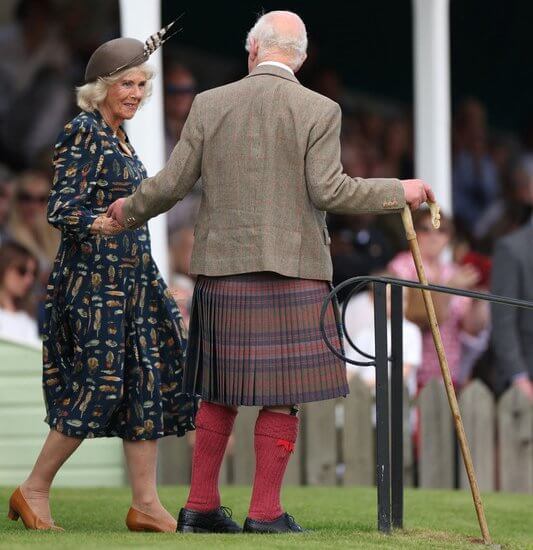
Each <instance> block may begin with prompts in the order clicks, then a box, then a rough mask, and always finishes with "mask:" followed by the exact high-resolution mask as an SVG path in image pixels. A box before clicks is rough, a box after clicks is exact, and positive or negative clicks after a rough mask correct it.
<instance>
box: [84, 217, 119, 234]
mask: <svg viewBox="0 0 533 550" xmlns="http://www.w3.org/2000/svg"><path fill="white" fill-rule="evenodd" d="M124 229H125V228H124V227H123V226H122V225H120V224H119V223H117V222H116V221H115V220H114V219H113V218H108V217H107V216H106V215H105V214H102V215H101V216H98V217H97V218H96V220H94V222H93V224H92V226H91V233H92V234H93V235H107V236H112V235H118V234H119V233H121V232H122V231H124Z"/></svg>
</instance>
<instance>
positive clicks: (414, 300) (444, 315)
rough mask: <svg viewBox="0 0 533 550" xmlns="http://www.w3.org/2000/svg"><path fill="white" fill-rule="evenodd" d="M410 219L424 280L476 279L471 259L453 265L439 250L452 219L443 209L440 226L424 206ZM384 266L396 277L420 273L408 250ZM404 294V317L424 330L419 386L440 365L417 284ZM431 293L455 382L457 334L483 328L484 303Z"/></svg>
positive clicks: (470, 282)
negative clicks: (405, 299) (434, 222)
mask: <svg viewBox="0 0 533 550" xmlns="http://www.w3.org/2000/svg"><path fill="white" fill-rule="evenodd" d="M413 223H414V227H415V230H416V233H417V237H418V242H419V245H420V252H421V255H422V262H423V264H424V268H425V272H426V275H427V278H428V281H429V282H430V283H433V284H440V285H445V286H450V287H457V288H461V289H472V288H475V287H476V285H477V284H478V282H479V280H480V274H479V271H478V270H477V269H476V268H475V267H473V266H472V265H464V266H460V265H457V264H456V263H454V262H453V260H451V259H447V258H446V256H445V255H444V254H443V253H444V252H445V250H446V248H447V247H448V246H449V245H450V242H451V237H452V231H453V228H452V224H451V221H450V220H449V219H448V218H447V217H446V216H444V215H441V225H440V228H439V229H438V230H436V229H433V227H432V225H431V213H430V211H429V210H428V209H423V210H418V211H416V212H415V213H414V215H413ZM388 270H389V271H391V272H392V273H394V275H395V276H396V277H400V278H403V279H408V280H417V278H418V277H417V273H416V268H415V264H414V262H413V258H412V256H411V253H410V252H400V253H399V254H398V255H397V256H396V257H395V258H394V259H393V260H392V262H391V263H390V264H389V267H388ZM407 294H408V298H407V310H406V317H407V318H408V319H409V320H411V321H413V322H414V323H416V324H417V325H418V326H419V327H420V328H421V330H422V359H423V360H422V365H421V367H420V369H419V371H418V376H417V380H418V388H419V390H420V389H421V388H422V387H423V386H425V385H426V384H427V382H428V381H429V380H431V379H432V378H439V377H440V376H441V374H440V366H439V360H438V356H437V352H436V350H435V345H434V343H433V338H432V335H431V330H430V329H429V325H428V320H427V315H426V311H425V308H424V304H423V299H422V294H421V292H420V291H419V290H411V291H409V292H408V293H407ZM432 296H433V302H434V304H435V310H436V313H437V321H438V323H439V327H440V332H441V336H442V341H443V344H444V349H445V351H446V357H447V360H448V365H449V367H450V373H451V376H452V380H453V382H454V384H455V385H456V386H458V387H459V386H460V380H461V372H460V368H461V350H462V343H461V342H462V338H461V335H462V333H463V332H466V333H467V334H470V335H472V336H478V335H481V334H482V333H483V331H484V329H486V327H487V326H488V322H489V315H488V306H487V304H486V302H483V301H480V300H470V299H469V298H464V297H461V296H453V295H450V294H442V293H433V295H432Z"/></svg>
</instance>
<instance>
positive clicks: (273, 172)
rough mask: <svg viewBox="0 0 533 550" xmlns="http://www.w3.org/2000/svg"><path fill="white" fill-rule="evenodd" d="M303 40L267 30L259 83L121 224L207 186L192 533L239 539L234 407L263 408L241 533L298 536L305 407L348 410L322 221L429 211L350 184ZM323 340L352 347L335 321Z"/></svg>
mask: <svg viewBox="0 0 533 550" xmlns="http://www.w3.org/2000/svg"><path fill="white" fill-rule="evenodd" d="M306 48H307V34H306V29H305V25H304V23H303V22H302V20H301V19H300V18H299V17H298V16H297V15H295V14H294V13H290V12H283V11H275V12H270V13H267V14H265V15H263V16H262V17H260V18H259V19H258V21H257V22H256V24H255V25H254V27H253V28H252V29H251V30H250V32H249V34H248V38H247V41H246V49H247V50H248V67H249V74H248V76H246V77H245V78H243V79H242V80H239V81H238V82H234V83H232V84H229V85H227V86H222V87H220V88H216V89H214V90H209V91H207V92H204V93H201V94H199V95H198V96H196V99H195V101H194V103H193V106H192V109H191V113H190V115H189V118H188V119H187V122H186V124H185V127H184V128H183V132H182V135H181V139H180V141H179V142H178V144H177V145H176V148H175V149H174V151H173V153H172V155H171V157H170V160H169V162H168V163H167V165H166V167H165V168H164V169H163V170H161V171H160V172H159V173H158V174H157V175H156V176H155V177H153V178H148V179H146V180H145V181H144V182H143V183H142V184H141V186H140V187H139V189H138V190H137V192H136V193H135V194H134V195H133V196H131V197H129V198H127V199H119V201H117V202H116V203H115V204H114V205H112V206H111V207H110V211H109V214H108V215H110V216H112V217H113V218H115V219H116V220H117V221H118V222H119V223H121V224H123V225H126V226H127V227H138V226H139V225H141V224H143V223H144V222H145V221H146V220H147V219H148V218H151V217H152V216H155V215H156V214H159V213H160V212H163V211H166V210H168V209H169V208H170V207H171V206H172V205H173V204H174V203H175V202H176V201H178V200H180V199H182V198H183V197H184V196H185V195H186V194H187V192H188V191H189V190H190V189H191V188H192V186H193V185H194V183H195V182H196V180H197V179H198V177H199V176H200V175H201V176H202V180H203V196H202V204H201V207H200V213H199V218H198V223H197V226H196V240H195V244H194V251H193V258H192V266H191V270H192V272H193V273H195V274H197V275H198V279H197V282H196V287H195V295H194V304H193V313H192V319H191V332H190V340H189V347H188V353H187V372H186V377H187V379H188V382H187V383H188V385H189V387H190V386H191V385H192V386H193V387H195V388H196V389H197V391H198V393H199V394H200V395H201V397H202V400H203V401H202V405H201V407H200V410H199V412H198V415H197V419H196V429H197V435H196V446H195V449H194V456H193V465H192V482H191V489H190V494H189V498H188V501H187V504H186V505H185V508H183V509H182V510H181V511H180V515H179V518H178V530H179V531H183V532H234V531H236V530H237V526H236V524H235V523H234V522H233V521H232V520H231V519H230V517H229V514H227V513H226V509H225V508H224V507H221V506H220V496H219V492H218V476H219V471H220V465H221V462H222V459H223V456H224V450H225V448H226V444H227V441H228V437H229V435H230V433H231V430H232V427H233V422H234V419H235V415H236V413H237V407H238V406H241V405H244V406H253V405H255V406H262V407H263V408H262V410H261V411H260V412H259V415H258V417H257V422H256V425H255V432H254V437H255V439H254V446H255V452H256V470H255V477H254V484H253V491H252V498H251V503H250V508H249V513H248V517H247V518H246V521H245V524H244V531H246V532H255V533H279V532H299V531H302V528H301V527H300V526H299V525H298V524H297V523H296V522H295V521H294V519H293V518H292V516H290V515H288V514H287V513H284V511H283V509H282V507H281V504H280V491H281V485H282V480H283V476H284V473H285V469H286V467H287V463H288V460H289V457H290V454H291V452H292V451H293V449H294V443H295V441H296V436H297V431H298V417H297V415H296V413H297V407H296V405H297V404H300V403H303V402H309V401H318V400H323V399H332V398H336V397H339V396H345V395H346V394H347V393H348V386H347V383H346V371H345V365H344V363H343V362H342V361H340V360H338V359H337V358H336V357H335V356H334V355H333V354H332V353H331V352H330V351H329V350H328V349H327V347H326V346H325V344H324V342H323V341H322V338H321V334H320V330H319V314H320V308H321V305H322V302H323V300H324V298H325V297H326V295H327V293H328V291H329V289H330V281H331V278H332V267H331V258H330V253H329V242H330V239H329V235H328V231H327V227H326V223H325V211H330V212H339V213H352V214H355V213H358V212H398V211H399V210H401V209H402V208H403V206H404V205H405V204H406V202H407V203H408V204H410V205H411V207H412V208H413V209H415V208H418V206H419V205H420V204H421V203H422V202H424V201H425V200H426V199H427V198H430V199H433V194H432V192H431V189H430V188H429V186H427V185H426V184H424V183H423V182H421V181H418V180H411V181H403V182H401V181H399V180H395V179H381V180H380V179H374V180H363V179H359V178H355V179H352V178H350V177H348V176H347V175H346V174H344V173H343V171H342V166H341V163H340V142H339V133H340V126H341V112H340V108H339V106H338V105H337V104H336V103H334V102H333V101H331V100H329V99H327V98H326V97H323V96H321V95H319V94H317V93H315V92H312V91H311V90H308V89H306V88H304V87H303V86H301V85H300V84H299V82H298V80H297V79H296V77H295V76H294V73H295V72H296V71H297V70H298V69H299V68H300V67H301V65H302V63H303V62H304V60H305V58H306ZM326 331H327V333H328V334H329V336H330V338H331V339H332V341H334V342H336V344H337V345H338V346H339V347H340V338H339V333H338V327H337V322H336V317H335V312H334V310H333V308H332V307H331V308H330V309H329V310H328V312H327V315H326Z"/></svg>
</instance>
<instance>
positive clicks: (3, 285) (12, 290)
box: [0, 242, 40, 346]
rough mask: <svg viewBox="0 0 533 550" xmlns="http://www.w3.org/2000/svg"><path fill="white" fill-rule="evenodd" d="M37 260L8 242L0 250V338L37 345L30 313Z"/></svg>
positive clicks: (37, 338)
mask: <svg viewBox="0 0 533 550" xmlns="http://www.w3.org/2000/svg"><path fill="white" fill-rule="evenodd" d="M36 277H37V259H36V258H35V257H34V256H33V255H32V254H31V252H30V251H29V250H27V249H26V248H24V247H23V246H21V245H19V244H17V243H14V242H8V243H5V244H3V245H2V246H0V338H4V339H7V340H11V341H16V342H19V343H23V344H30V345H34V346H37V345H40V340H39V335H38V331H37V322H36V321H35V319H33V318H32V317H31V315H30V312H32V309H33V308H32V307H31V300H32V289H33V285H34V284H35V280H36Z"/></svg>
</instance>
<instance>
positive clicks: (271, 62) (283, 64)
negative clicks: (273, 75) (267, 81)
mask: <svg viewBox="0 0 533 550" xmlns="http://www.w3.org/2000/svg"><path fill="white" fill-rule="evenodd" d="M261 65H274V66H275V67H279V68H280V69H285V70H286V71H289V72H290V73H291V74H292V75H294V71H293V70H292V69H291V68H290V67H289V66H288V65H285V63H280V62H279V61H261V63H258V64H257V65H256V67H261Z"/></svg>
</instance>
